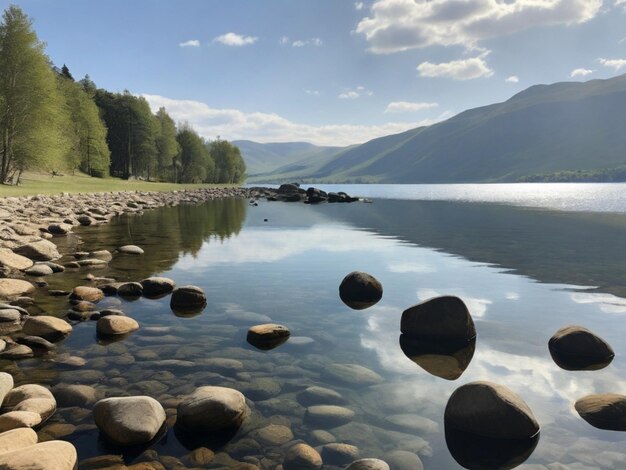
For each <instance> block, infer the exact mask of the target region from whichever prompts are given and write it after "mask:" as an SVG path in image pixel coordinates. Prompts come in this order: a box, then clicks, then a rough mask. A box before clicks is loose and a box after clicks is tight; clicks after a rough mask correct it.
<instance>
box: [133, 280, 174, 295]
mask: <svg viewBox="0 0 626 470" xmlns="http://www.w3.org/2000/svg"><path fill="white" fill-rule="evenodd" d="M141 285H142V286H143V295H145V296H146V297H159V296H161V295H165V294H169V293H170V292H172V291H173V290H174V288H175V287H176V283H175V282H174V281H172V280H171V279H168V278H166V277H149V278H147V279H144V280H143V281H141Z"/></svg>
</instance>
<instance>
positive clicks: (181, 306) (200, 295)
mask: <svg viewBox="0 0 626 470" xmlns="http://www.w3.org/2000/svg"><path fill="white" fill-rule="evenodd" d="M206 302H207V299H206V294H205V293H204V291H203V290H202V289H200V288H199V287H197V286H182V287H178V288H177V289H174V291H173V292H172V297H171V298H170V308H171V309H172V310H174V311H183V312H185V311H198V310H202V309H203V308H204V307H206Z"/></svg>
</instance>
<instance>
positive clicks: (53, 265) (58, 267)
mask: <svg viewBox="0 0 626 470" xmlns="http://www.w3.org/2000/svg"><path fill="white" fill-rule="evenodd" d="M37 264H45V265H46V266H48V267H49V268H50V269H52V272H53V273H62V272H63V271H65V268H64V267H63V266H61V265H60V264H57V263H53V262H52V261H40V262H39V263H37Z"/></svg>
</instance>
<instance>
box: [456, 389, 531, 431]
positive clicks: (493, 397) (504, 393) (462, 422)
mask: <svg viewBox="0 0 626 470" xmlns="http://www.w3.org/2000/svg"><path fill="white" fill-rule="evenodd" d="M444 422H445V425H446V429H447V428H448V427H451V428H453V429H456V430H458V431H462V432H465V433H469V434H474V435H478V436H483V437H490V438H497V439H529V438H531V437H533V436H535V435H536V434H537V433H538V432H539V424H538V423H537V420H536V419H535V417H534V416H533V413H532V411H531V410H530V408H529V407H528V405H527V404H526V403H525V402H524V401H523V400H522V399H521V398H520V397H519V396H517V395H516V394H515V393H513V392H512V391H511V390H509V389H508V388H506V387H503V386H502V385H497V384H494V383H490V382H472V383H469V384H466V385H463V386H461V387H459V388H457V389H456V390H455V391H454V393H453V394H452V396H451V397H450V399H449V400H448V404H447V405H446V410H445V413H444Z"/></svg>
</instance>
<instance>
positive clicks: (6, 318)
mask: <svg viewBox="0 0 626 470" xmlns="http://www.w3.org/2000/svg"><path fill="white" fill-rule="evenodd" d="M21 320H22V314H21V313H20V312H19V311H18V310H15V309H13V308H11V309H9V308H7V309H2V310H0V335H8V334H10V333H16V332H18V331H20V330H21V329H22V322H21Z"/></svg>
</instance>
